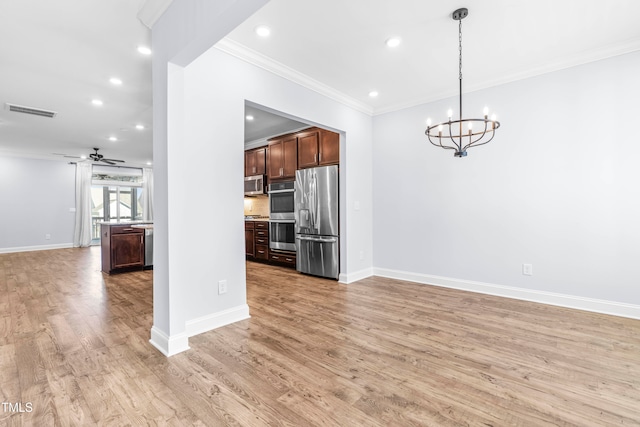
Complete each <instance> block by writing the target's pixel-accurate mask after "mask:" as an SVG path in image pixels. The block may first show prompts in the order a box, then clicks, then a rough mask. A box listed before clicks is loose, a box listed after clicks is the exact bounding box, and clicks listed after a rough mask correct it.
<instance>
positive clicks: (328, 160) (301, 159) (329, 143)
mask: <svg viewBox="0 0 640 427" xmlns="http://www.w3.org/2000/svg"><path fill="white" fill-rule="evenodd" d="M296 136H297V137H298V169H304V168H312V167H315V166H326V165H337V164H339V163H340V135H338V134H337V133H335V132H330V131H328V130H324V129H317V128H313V129H309V130H306V131H303V132H300V133H298V134H296Z"/></svg>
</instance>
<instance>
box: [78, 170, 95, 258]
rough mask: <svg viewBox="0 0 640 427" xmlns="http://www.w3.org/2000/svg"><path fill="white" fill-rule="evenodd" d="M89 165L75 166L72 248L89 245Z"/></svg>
mask: <svg viewBox="0 0 640 427" xmlns="http://www.w3.org/2000/svg"><path fill="white" fill-rule="evenodd" d="M91 237H92V236H91V163H77V164H76V224H75V230H74V232H73V246H74V247H76V248H78V247H87V246H90V245H91Z"/></svg>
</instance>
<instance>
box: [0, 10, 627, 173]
mask: <svg viewBox="0 0 640 427" xmlns="http://www.w3.org/2000/svg"><path fill="white" fill-rule="evenodd" d="M144 3H145V0H109V1H103V0H64V1H59V2H52V1H50V0H19V1H18V0H4V1H1V2H0V37H2V40H4V42H3V43H1V44H0V154H8V155H21V156H31V157H44V158H61V156H60V154H67V155H72V156H78V155H81V154H88V153H89V152H91V151H92V150H91V149H92V147H99V148H100V149H101V150H100V151H101V153H102V154H104V155H105V157H110V158H117V159H118V158H120V159H124V160H126V161H127V164H128V165H143V164H145V163H146V162H147V161H149V160H151V157H152V135H151V125H152V123H151V120H152V111H151V105H152V104H151V100H152V97H151V58H150V57H145V56H142V55H140V54H139V53H138V52H137V51H136V49H137V47H138V46H139V45H149V43H150V32H149V30H148V29H147V28H146V27H145V26H144V25H143V24H142V23H141V22H140V21H139V20H138V18H137V15H138V12H139V10H140V8H141V7H143V5H144ZM164 3H167V4H168V1H165V2H164ZM459 7H467V8H469V17H467V18H466V19H465V20H464V21H463V73H464V76H463V77H464V90H465V92H468V91H471V90H476V89H479V88H484V87H489V86H492V85H496V84H500V83H503V82H507V81H511V80H516V79H521V78H525V77H529V76H532V75H536V74H540V73H544V72H548V71H553V70H557V69H561V68H565V67H569V66H572V65H576V64H580V63H584V62H589V61H593V60H598V59H602V58H606V57H609V56H613V55H618V54H623V53H627V52H631V51H635V50H639V49H640V25H639V24H638V22H637V20H638V17H639V16H640V1H637V0H598V1H596V0H554V1H551V0H536V1H533V0H519V1H514V0H484V1H482V2H468V3H460V2H457V1H456V2H454V1H451V0H394V1H391V0H323V1H310V0H305V1H302V0H271V1H270V2H269V3H268V4H267V5H266V6H264V7H263V8H262V9H260V10H259V11H258V12H257V13H256V14H254V15H253V16H252V17H250V18H249V19H248V20H247V21H245V22H244V23H243V24H242V25H241V26H240V27H238V28H237V29H236V30H234V31H233V32H232V33H231V34H229V36H228V37H227V38H226V39H224V40H223V41H222V42H220V43H219V44H218V47H219V48H220V49H223V50H225V51H227V52H229V53H232V54H234V55H238V56H240V57H242V58H245V59H247V60H249V61H251V62H254V63H256V64H258V65H260V66H262V67H265V68H267V69H271V70H273V71H274V72H276V73H278V74H281V75H285V76H286V77H287V78H290V79H292V80H294V81H297V82H299V83H301V84H305V85H307V86H309V87H311V88H313V89H314V90H317V91H320V92H322V93H325V94H327V95H328V96H331V97H333V98H334V99H337V100H340V101H341V102H344V103H346V104H348V105H351V106H353V107H355V108H357V109H359V110H361V111H364V112H367V113H369V114H380V113H384V112H387V111H392V110H395V109H398V108H402V107H406V106H410V105H415V104H418V103H422V102H427V101H432V100H435V99H440V98H443V97H447V96H452V95H456V94H457V90H458V86H457V83H458V81H457V79H458V58H457V55H458V46H457V44H458V33H457V31H458V27H457V22H455V21H453V20H452V19H451V12H453V10H455V9H457V8H459ZM259 24H266V25H268V26H270V27H271V30H272V33H271V36H270V37H268V38H266V39H261V38H259V37H257V36H256V35H255V33H254V29H255V27H256V26H258V25H259ZM391 36H399V37H401V38H402V43H401V45H400V46H399V47H398V48H396V49H389V48H388V47H387V46H386V45H385V43H384V42H385V40H386V39H387V38H389V37H391ZM112 76H117V77H119V78H121V79H122V81H123V84H122V85H121V86H119V87H116V86H113V85H112V84H111V83H109V78H110V77H112ZM372 90H376V91H378V92H379V96H378V97H377V98H375V99H372V98H369V96H368V93H369V92H370V91H372ZM96 97H97V98H100V99H102V100H103V101H104V105H103V106H102V107H99V108H98V107H94V106H92V105H91V100H92V99H93V98H96ZM7 102H9V103H15V104H19V105H26V106H29V107H36V108H43V109H48V110H53V111H57V112H58V116H57V117H56V118H53V119H48V118H43V117H37V116H30V115H25V114H19V113H14V112H9V111H8V110H6V109H5V106H4V105H5V103H7ZM136 124H143V125H145V126H146V129H145V130H143V131H138V130H136V129H135V125H136ZM254 125H255V126H254V127H255V128H252V129H250V128H249V127H247V132H251V136H249V134H248V135H247V137H246V138H245V139H246V140H254V139H258V137H267V136H272V135H273V134H272V133H270V132H272V131H271V130H269V129H265V130H264V132H263V134H262V135H261V134H260V129H259V125H258V124H256V123H254ZM256 126H257V127H256ZM109 136H116V137H117V138H118V141H116V142H112V141H109V140H108V137H109ZM53 153H59V154H53Z"/></svg>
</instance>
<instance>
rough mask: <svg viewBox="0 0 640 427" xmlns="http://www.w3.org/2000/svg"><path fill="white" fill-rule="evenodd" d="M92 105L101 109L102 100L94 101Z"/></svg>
mask: <svg viewBox="0 0 640 427" xmlns="http://www.w3.org/2000/svg"><path fill="white" fill-rule="evenodd" d="M91 103H92V104H93V105H95V106H96V107H100V106H101V105H102V100H100V99H92V100H91Z"/></svg>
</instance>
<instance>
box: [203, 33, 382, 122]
mask: <svg viewBox="0 0 640 427" xmlns="http://www.w3.org/2000/svg"><path fill="white" fill-rule="evenodd" d="M215 47H216V48H217V49H219V50H221V51H222V52H225V53H228V54H229V55H232V56H235V57H236V58H239V59H241V60H243V61H245V62H248V63H250V64H252V65H255V66H257V67H260V68H262V69H264V70H267V71H270V72H272V73H273V74H276V75H278V76H280V77H283V78H285V79H287V80H290V81H292V82H294V83H297V84H299V85H301V86H303V87H305V88H307V89H311V90H313V91H315V92H318V93H319V94H321V95H324V96H326V97H328V98H331V99H333V100H334V101H337V102H339V103H341V104H344V105H346V106H348V107H351V108H353V109H354V110H357V111H360V112H361V113H365V114H368V115H370V116H371V115H373V113H374V109H373V107H371V106H369V105H367V104H364V103H362V102H360V101H358V100H356V99H353V98H352V97H350V96H348V95H345V94H344V93H342V92H340V91H338V90H336V89H334V88H332V87H331V86H328V85H325V84H324V83H321V82H319V81H317V80H315V79H313V78H311V77H309V76H307V75H306V74H303V73H301V72H299V71H296V70H294V69H293V68H290V67H287V66H286V65H284V64H282V63H280V62H277V61H274V60H273V59H271V58H269V57H267V56H265V55H263V54H261V53H259V52H256V51H255V50H252V49H249V48H248V47H246V46H244V45H242V44H240V43H237V42H235V41H233V40H231V39H229V38H226V37H225V38H223V39H222V40H220V41H219V42H218V43H216V45H215Z"/></svg>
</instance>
